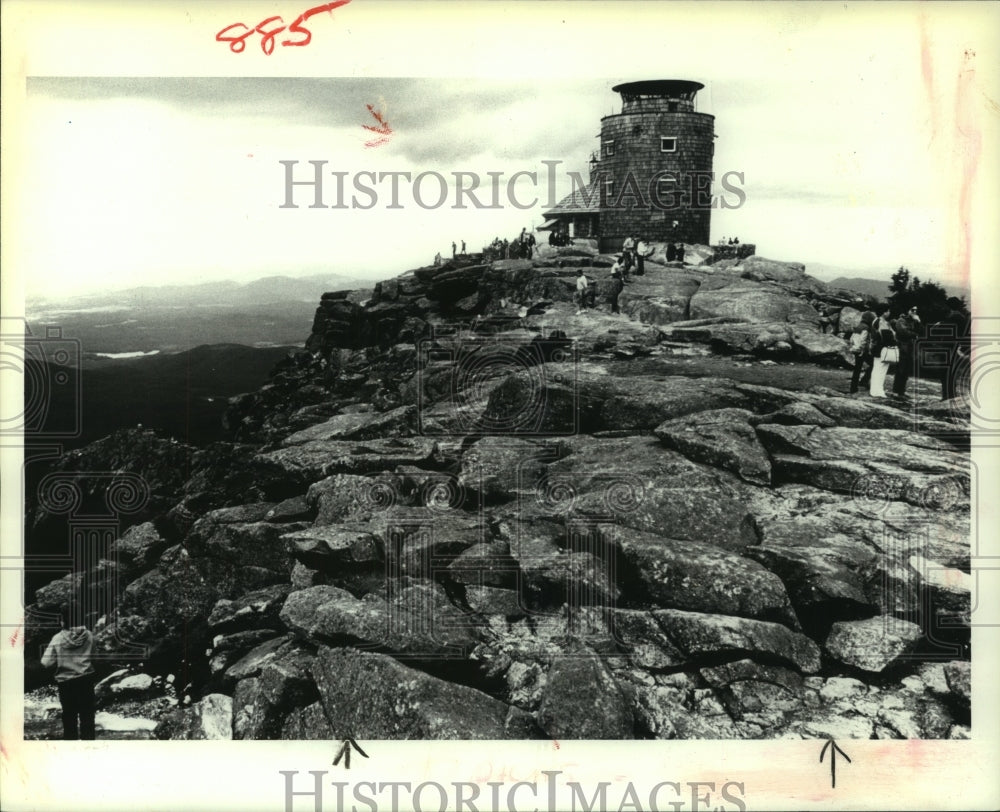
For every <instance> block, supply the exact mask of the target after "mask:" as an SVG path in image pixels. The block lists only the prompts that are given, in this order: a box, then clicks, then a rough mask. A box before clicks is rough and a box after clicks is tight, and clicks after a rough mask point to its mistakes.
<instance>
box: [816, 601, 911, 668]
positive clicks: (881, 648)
mask: <svg viewBox="0 0 1000 812" xmlns="http://www.w3.org/2000/svg"><path fill="white" fill-rule="evenodd" d="M923 637H924V633H923V631H922V630H921V628H920V626H918V625H917V624H916V623H910V622H909V621H908V620H900V619H899V618H894V617H891V616H888V615H879V616H876V617H871V618H868V619H867V620H853V621H841V622H839V623H834V624H833V628H832V629H831V630H830V636H829V637H827V638H826V643H825V644H824V647H825V648H826V650H827V652H828V653H829V655H830V656H831V657H833V658H834V659H836V660H838V661H840V662H842V663H846V664H847V665H853V666H855V667H857V668H860V669H862V670H863V671H870V672H873V673H879V672H881V671H884V670H885V669H886V668H888V667H889V666H890V665H892V664H893V663H895V662H897V661H898V660H899V659H900V658H904V657H906V655H908V654H909V653H910V652H912V651H913V649H914V648H915V647H916V645H917V643H918V642H919V641H920V640H922V639H923Z"/></svg>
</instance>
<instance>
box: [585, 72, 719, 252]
mask: <svg viewBox="0 0 1000 812" xmlns="http://www.w3.org/2000/svg"><path fill="white" fill-rule="evenodd" d="M703 87H704V85H703V84H701V83H700V82H689V81H685V80H680V79H655V80H649V81H643V82H626V83H624V84H620V85H616V86H615V87H613V88H612V90H614V91H615V92H617V93H620V94H621V97H622V110H621V112H620V113H617V114H615V115H610V116H604V117H603V118H602V119H601V147H600V152H599V153H598V158H597V162H596V165H594V166H593V167H592V177H593V178H594V182H595V183H597V184H598V185H599V186H598V189H599V192H600V197H599V201H600V202H599V212H600V218H599V226H598V231H599V238H600V248H601V250H602V251H617V250H618V249H619V248H621V244H622V241H623V240H624V239H625V238H626V237H627V236H629V235H630V234H639V235H641V236H642V237H644V238H645V239H647V240H655V241H669V242H685V243H699V244H702V245H708V241H709V231H710V226H711V215H712V209H711V195H712V181H711V172H712V156H713V154H714V152H715V126H714V125H715V117H714V116H711V115H708V114H707V113H698V112H696V111H695V95H696V94H697V93H698V91H699V90H701V89H702V88H703Z"/></svg>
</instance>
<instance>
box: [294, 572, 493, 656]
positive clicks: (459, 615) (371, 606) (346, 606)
mask: <svg viewBox="0 0 1000 812" xmlns="http://www.w3.org/2000/svg"><path fill="white" fill-rule="evenodd" d="M281 619H282V621H283V622H284V623H285V625H286V626H287V627H288V628H289V629H290V630H291V631H293V632H294V633H295V634H296V635H298V636H299V637H301V638H304V639H305V640H308V641H310V642H312V643H316V644H327V645H330V644H336V645H344V644H350V645H360V646H362V647H366V648H377V649H382V650H388V651H391V652H393V653H395V654H396V655H397V656H405V657H409V658H413V659H435V658H436V659H442V658H447V657H452V658H459V657H461V656H462V654H463V652H464V651H466V650H468V649H471V648H472V647H473V646H474V645H475V644H476V642H477V638H476V635H475V620H474V618H472V617H471V616H468V615H466V614H465V613H463V612H462V611H461V610H460V609H458V608H456V607H455V606H453V605H452V604H451V602H450V601H449V600H448V598H447V596H446V595H445V594H444V591H443V590H441V589H440V587H436V586H433V585H429V584H419V585H415V586H411V587H407V588H406V589H403V590H402V591H401V592H400V593H399V594H398V595H396V596H393V597H392V598H389V599H388V600H387V599H384V598H380V597H379V596H377V595H374V594H371V595H367V596H365V598H363V599H358V598H356V597H354V596H353V595H352V594H351V593H350V592H347V591H346V590H343V589H339V588H337V587H333V586H314V587H311V588H309V589H304V590H301V591H299V592H293V593H292V594H291V595H289V596H288V600H287V601H286V602H285V606H284V608H283V609H282V612H281Z"/></svg>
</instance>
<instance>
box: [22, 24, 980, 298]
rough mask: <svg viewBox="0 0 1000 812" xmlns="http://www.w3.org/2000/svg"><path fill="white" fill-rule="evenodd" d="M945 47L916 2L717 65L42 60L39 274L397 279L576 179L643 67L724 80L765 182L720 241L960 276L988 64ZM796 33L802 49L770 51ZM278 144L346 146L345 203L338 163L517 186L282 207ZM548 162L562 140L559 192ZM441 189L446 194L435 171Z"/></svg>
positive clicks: (731, 109) (483, 237)
mask: <svg viewBox="0 0 1000 812" xmlns="http://www.w3.org/2000/svg"><path fill="white" fill-rule="evenodd" d="M925 45H926V32H925V31H922V30H921V28H920V26H919V25H917V24H914V23H912V22H911V23H907V24H900V25H896V26H884V27H882V28H879V29H877V30H873V31H867V32H866V31H862V30H860V29H846V30H841V29H836V28H827V29H823V28H814V27H806V28H801V27H800V28H798V29H797V28H796V27H795V26H787V27H786V28H785V30H779V31H766V32H758V33H754V32H753V31H749V30H748V31H747V37H746V42H745V43H744V45H743V50H742V51H741V52H738V53H733V52H732V51H730V52H729V53H728V56H727V58H726V59H724V60H715V61H717V62H718V64H717V65H714V64H713V60H711V59H705V58H702V59H699V60H697V61H696V62H692V63H691V64H685V62H684V61H683V60H679V59H676V58H669V52H665V54H664V59H663V66H662V69H660V70H659V72H658V74H657V75H647V74H649V73H650V71H649V69H647V68H643V69H642V73H641V75H635V74H634V73H633V72H632V70H631V68H630V67H629V64H628V53H627V50H626V51H623V52H622V53H621V60H620V61H621V62H622V69H621V71H620V72H618V73H617V74H614V75H608V76H607V77H606V78H603V79H588V78H581V79H565V78H557V79H549V80H536V79H531V80H527V79H525V80H522V79H512V80H509V81H508V80H498V79H463V78H460V77H459V78H454V79H443V78H431V79H377V78H366V79H304V78H182V77H178V78H141V79H129V78H66V77H55V78H52V77H48V78H38V77H35V78H29V80H28V87H27V91H28V92H27V106H26V113H27V115H26V128H27V132H28V133H29V134H30V138H29V139H28V143H27V154H26V156H25V157H26V162H25V168H26V172H25V173H24V175H23V176H24V177H27V178H30V179H31V182H30V183H29V184H25V187H24V189H23V193H22V196H21V199H20V203H19V215H21V214H23V217H24V220H23V222H25V223H28V224H30V229H31V251H30V252H28V253H27V255H26V258H25V261H26V263H27V267H26V269H25V271H26V273H25V275H24V279H25V290H26V293H28V294H29V295H30V294H42V295H55V294H65V293H68V292H76V291H82V290H85V289H95V288H100V287H104V288H111V289H114V288H121V287H130V286H134V285H140V284H157V283H167V282H170V283H183V282H194V281H204V280H209V279H233V280H239V281H248V280H251V279H254V278H258V277H261V276H266V275H272V274H288V275H293V276H294V275H305V274H314V273H320V272H333V273H343V274H345V275H351V276H371V277H373V278H383V277H386V276H392V275H395V274H396V273H398V272H400V271H402V270H405V269H407V268H412V267H416V266H419V265H423V264H428V263H429V262H430V261H431V259H432V257H433V256H434V254H435V253H436V252H438V251H440V252H441V253H442V254H446V255H447V254H449V253H450V250H451V249H450V245H451V241H452V240H456V241H459V240H462V239H464V240H466V242H467V244H468V247H469V250H474V249H478V248H479V247H481V246H482V245H483V244H484V243H486V242H488V241H489V240H490V239H492V237H494V236H495V235H501V236H512V235H514V234H516V233H517V232H518V231H520V229H521V228H522V227H529V228H530V227H532V226H537V225H539V224H541V222H542V216H541V212H542V211H543V210H544V208H545V205H544V204H546V203H547V202H548V199H547V198H548V197H549V196H550V195H551V194H555V197H556V198H558V197H561V196H562V195H563V194H565V193H566V192H567V191H568V190H569V180H568V177H567V174H566V173H567V171H576V172H580V173H582V174H583V176H584V177H586V172H587V159H588V157H589V155H590V153H591V151H592V150H594V149H595V148H596V147H597V144H598V139H597V138H596V137H595V136H596V135H597V134H598V133H599V131H600V118H601V116H603V115H607V114H609V113H612V112H618V111H619V110H620V100H619V97H618V95H617V94H615V93H612V91H611V87H612V85H614V84H617V83H619V82H621V81H626V80H632V79H636V78H684V79H693V80H697V81H701V82H703V83H704V84H705V85H706V88H705V89H704V90H703V91H701V93H700V94H699V96H698V102H697V104H698V109H699V110H700V111H701V112H707V113H711V114H713V115H714V116H715V117H716V121H715V127H716V134H717V136H718V138H717V141H716V153H715V171H716V174H717V176H718V175H721V174H722V173H724V172H728V171H736V172H742V173H744V181H745V182H744V190H745V193H746V202H745V203H744V205H743V206H742V207H741V208H739V209H735V210H717V211H715V213H714V214H713V220H712V238H713V241H714V240H717V239H718V238H719V237H720V236H734V235H735V236H738V237H739V238H740V239H741V241H744V242H755V243H756V244H757V246H758V253H759V254H761V255H764V256H768V257H773V258H778V259H787V260H797V261H802V262H805V263H806V264H807V266H808V265H809V264H810V263H822V264H823V265H826V266H835V267H837V268H842V269H843V271H844V272H845V273H846V274H851V273H853V272H857V271H861V270H864V271H869V270H870V269H872V268H884V269H885V274H886V276H888V274H890V273H891V272H892V270H894V269H895V268H896V267H897V266H899V265H901V264H905V265H907V266H908V267H910V268H911V269H913V270H915V271H916V272H918V273H932V274H933V275H935V276H937V277H938V278H940V279H942V280H943V281H952V280H954V281H961V280H962V274H963V273H964V271H965V268H966V260H967V256H966V251H967V247H966V245H965V243H964V237H963V233H964V232H963V230H962V228H961V227H960V225H961V222H962V217H963V211H966V210H967V209H968V196H969V189H968V184H969V178H970V171H971V170H970V167H973V168H974V165H975V161H976V160H977V150H978V149H980V148H981V147H980V146H979V142H978V140H977V139H978V135H977V131H976V129H975V128H976V127H978V126H979V122H980V118H981V116H982V113H981V110H980V108H981V107H982V105H983V102H982V99H981V98H980V97H979V96H980V94H979V93H978V91H976V90H975V89H974V88H973V89H972V90H971V91H970V90H969V87H965V86H963V81H966V84H967V85H968V82H974V80H975V71H974V70H971V77H966V79H963V78H962V76H961V74H959V73H958V72H957V71H955V66H956V65H957V66H959V67H961V65H962V64H963V62H962V59H961V57H960V56H958V57H957V56H956V55H955V54H950V56H949V60H950V61H949V62H948V64H947V66H945V67H944V68H943V67H942V66H941V65H939V64H935V62H934V59H933V58H932V56H933V55H932V54H929V52H928V51H927V49H926V47H924V46H925ZM793 46H794V54H795V59H794V70H789V69H788V60H787V59H775V58H774V53H775V52H776V51H778V52H780V51H781V50H782V49H787V50H788V51H789V52H792V51H793ZM706 47H710V45H709V44H708V43H706ZM765 55H767V58H764V56H765ZM968 59H971V57H970V58H968ZM968 59H966V62H965V64H966V65H967V66H968V65H969V64H971V65H972V67H973V68H974V63H972V62H969V61H968ZM967 72H968V71H967ZM956 77H957V78H956ZM963 88H964V89H963ZM963 99H964V101H963ZM368 104H371V105H373V106H374V107H375V109H376V110H378V111H380V112H382V113H383V115H384V118H385V120H387V121H388V123H389V125H390V127H391V128H392V131H393V132H392V135H391V136H390V137H389V138H388V140H387V141H386V142H385V143H383V144H381V145H379V146H375V147H366V146H365V143H366V141H369V140H372V139H373V138H375V137H376V136H375V135H373V134H372V133H371V132H369V131H366V130H365V129H364V128H363V125H365V124H369V125H376V124H377V122H376V121H375V120H374V119H373V117H372V116H371V114H370V113H369V111H368V110H367V108H366V105H368ZM960 125H964V126H960ZM282 160H292V161H298V162H299V164H298V166H297V167H296V172H297V179H307V178H310V177H311V176H312V168H311V166H310V165H309V164H308V163H307V162H308V161H311V160H321V161H326V162H327V164H326V165H325V167H324V169H325V172H326V176H325V181H324V184H325V195H324V198H325V202H326V203H327V204H332V203H335V202H336V185H335V181H334V179H333V177H332V175H330V174H329V173H330V172H332V171H341V172H347V173H349V175H348V180H347V183H348V188H347V189H346V194H345V201H346V202H347V204H348V205H350V203H351V195H352V190H351V188H350V182H351V177H352V175H353V174H354V173H356V172H359V171H364V170H368V171H374V172H393V171H408V172H410V173H411V175H412V176H416V175H417V174H419V173H421V172H439V173H441V174H443V175H445V176H446V177H449V178H450V177H451V173H453V172H476V173H479V174H480V175H481V176H483V177H484V183H487V182H488V178H486V173H487V172H500V173H503V175H502V178H503V180H502V184H503V185H502V186H501V191H502V195H501V203H502V204H503V208H502V209H500V210H483V211H476V210H475V209H474V208H470V209H468V210H455V209H452V208H450V207H451V205H452V204H453V203H454V202H455V195H454V192H453V191H452V192H450V193H449V196H448V198H447V201H446V203H445V205H444V206H443V207H441V208H438V209H435V210H429V211H428V210H423V209H421V208H420V207H418V206H417V205H415V203H414V202H413V200H412V197H411V196H409V194H408V192H407V191H406V190H408V188H409V184H407V183H405V182H403V184H402V188H403V189H404V193H403V194H402V195H401V200H400V203H401V204H403V208H402V209H397V210H393V209H388V208H386V207H387V206H388V205H389V204H390V202H391V199H390V186H389V181H388V180H386V181H383V182H382V183H381V184H378V191H379V199H378V202H377V204H376V206H375V207H374V208H372V209H370V210H359V209H350V208H349V209H311V208H308V204H309V203H311V202H312V193H311V191H310V190H308V189H301V188H300V189H297V190H296V192H295V199H296V202H297V203H298V204H299V208H297V209H282V208H280V205H281V203H282V202H283V201H284V193H285V191H284V172H285V169H284V167H283V166H282V165H281V164H280V163H279V161H282ZM545 160H558V161H562V162H563V163H562V164H561V165H560V166H559V167H558V170H557V178H558V184H557V189H556V190H555V192H554V193H553V192H550V191H549V190H548V186H547V183H546V182H545V176H546V172H547V169H546V167H545V165H544V164H542V161H545ZM519 170H527V171H535V172H538V173H539V175H540V178H539V186H538V189H536V190H534V191H533V190H532V188H531V184H530V183H529V182H527V181H526V180H524V179H522V183H521V184H520V185H519V186H518V187H517V188H518V196H519V198H520V199H521V200H524V201H530V200H531V199H532V198H533V197H534V196H535V195H536V194H540V196H541V198H542V199H541V200H540V202H539V205H538V206H536V207H534V208H533V209H531V210H527V211H520V210H518V209H516V208H514V207H513V206H512V205H511V204H510V203H509V202H508V201H507V197H506V183H507V179H509V178H510V176H511V175H512V174H513V173H515V172H517V171H519ZM963 178H964V179H965V180H964V181H963ZM426 189H427V190H428V192H427V193H426V195H425V198H426V197H430V198H433V197H435V196H436V194H435V192H436V190H437V186H436V184H434V183H428V184H427V186H426ZM481 198H482V199H484V202H486V201H488V199H489V193H487V194H485V195H481ZM359 200H360V201H361V202H362V203H367V202H368V201H369V199H368V198H367V197H364V196H360V197H359ZM963 206H965V209H963Z"/></svg>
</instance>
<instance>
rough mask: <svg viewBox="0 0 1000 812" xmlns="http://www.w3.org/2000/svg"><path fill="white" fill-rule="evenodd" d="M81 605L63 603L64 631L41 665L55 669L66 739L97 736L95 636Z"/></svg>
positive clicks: (61, 612)
mask: <svg viewBox="0 0 1000 812" xmlns="http://www.w3.org/2000/svg"><path fill="white" fill-rule="evenodd" d="M79 619H82V617H81V616H80V612H79V609H78V607H75V606H63V607H62V609H61V611H60V613H59V620H60V622H61V623H62V631H60V632H58V633H56V635H55V636H54V637H53V638H52V640H51V641H50V642H49V645H48V646H47V647H46V649H45V653H44V654H42V665H43V666H44V667H45V668H55V669H56V675H55V676H56V687H57V688H58V689H59V703H60V704H61V705H62V723H63V738H64V739H86V740H93V739H94V666H93V665H91V662H90V654H91V651H92V650H93V648H94V635H93V634H91V633H90V631H89V630H88V629H87V627H86V626H83V625H75V624H76V622H77V620H79Z"/></svg>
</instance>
